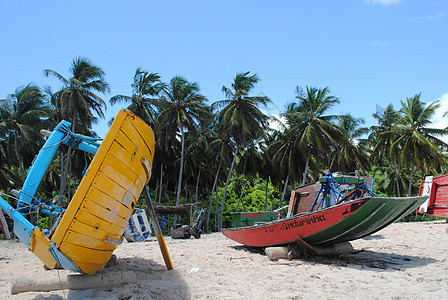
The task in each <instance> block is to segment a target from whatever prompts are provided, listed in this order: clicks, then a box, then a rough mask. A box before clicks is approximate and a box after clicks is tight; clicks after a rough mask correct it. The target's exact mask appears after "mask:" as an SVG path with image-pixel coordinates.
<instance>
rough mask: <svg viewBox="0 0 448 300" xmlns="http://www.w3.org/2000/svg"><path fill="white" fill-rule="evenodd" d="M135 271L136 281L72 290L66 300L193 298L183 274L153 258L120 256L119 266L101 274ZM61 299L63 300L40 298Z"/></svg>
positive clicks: (107, 269)
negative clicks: (169, 268) (167, 267)
mask: <svg viewBox="0 0 448 300" xmlns="http://www.w3.org/2000/svg"><path fill="white" fill-rule="evenodd" d="M117 271H132V272H134V273H135V275H136V279H137V280H136V282H132V283H128V284H123V285H120V286H112V287H107V288H95V289H87V290H70V291H69V292H68V294H67V299H191V294H190V290H189V287H188V286H187V284H186V283H185V281H184V279H183V278H182V276H181V274H180V273H179V272H178V271H176V269H174V270H169V271H168V270H167V269H166V267H165V265H161V264H159V263H157V262H155V261H153V260H151V259H143V258H140V257H124V258H120V257H117V264H116V265H113V266H110V267H107V268H104V269H103V270H101V271H100V272H98V274H101V273H106V272H117ZM39 299H62V298H39Z"/></svg>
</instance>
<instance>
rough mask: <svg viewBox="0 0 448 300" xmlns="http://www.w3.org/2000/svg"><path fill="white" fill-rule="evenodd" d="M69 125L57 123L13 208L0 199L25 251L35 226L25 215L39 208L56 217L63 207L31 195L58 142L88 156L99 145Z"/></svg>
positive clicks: (35, 189) (64, 122) (30, 170)
mask: <svg viewBox="0 0 448 300" xmlns="http://www.w3.org/2000/svg"><path fill="white" fill-rule="evenodd" d="M70 126H71V123H70V122H67V121H61V122H60V123H59V124H58V125H57V126H56V127H55V128H54V130H53V132H52V133H51V134H50V136H49V137H48V139H47V141H46V142H45V144H44V146H43V147H42V148H41V149H40V151H39V153H38V155H37V157H36V159H35V160H34V162H33V165H32V166H31V167H30V168H29V170H28V174H27V177H26V179H25V182H24V184H23V187H22V190H21V191H20V193H19V200H18V202H17V209H14V208H13V207H12V206H11V205H10V204H9V203H8V202H7V201H5V200H4V199H3V198H1V197H0V208H2V209H3V210H4V211H5V212H6V214H8V216H9V217H10V218H11V219H12V220H13V221H14V233H15V235H17V237H18V238H19V239H20V240H21V241H22V242H23V243H24V244H25V245H27V246H28V248H29V247H30V236H31V234H32V232H33V231H34V230H35V229H36V228H37V226H34V225H33V224H31V222H29V221H28V220H27V219H26V218H25V215H26V214H28V213H30V212H31V211H34V210H37V209H39V212H41V213H44V214H47V215H51V216H60V215H61V214H63V213H64V211H65V209H64V208H62V207H59V206H57V205H55V204H53V203H52V202H51V201H48V200H45V199H40V198H37V197H36V196H35V195H36V192H37V189H38V187H39V185H40V183H41V182H42V180H43V178H44V176H45V174H46V172H47V170H48V168H49V166H50V164H51V161H52V160H53V157H54V155H55V154H56V151H57V149H58V148H59V145H60V144H61V143H62V144H65V145H67V146H69V147H72V148H75V149H79V150H83V151H86V152H89V153H92V154H95V153H96V152H97V151H98V148H99V146H100V145H99V144H98V141H99V140H101V139H98V138H92V137H88V136H84V135H81V134H75V133H73V132H72V131H71V130H70Z"/></svg>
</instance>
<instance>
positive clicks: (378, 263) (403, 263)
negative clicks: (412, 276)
mask: <svg viewBox="0 0 448 300" xmlns="http://www.w3.org/2000/svg"><path fill="white" fill-rule="evenodd" d="M308 261H311V262H315V263H322V264H328V265H334V266H338V267H348V268H359V267H361V269H365V270H372V269H384V270H396V271H401V270H405V269H411V268H418V267H423V266H427V265H429V264H432V263H435V262H437V260H436V259H434V258H422V257H419V256H412V255H401V254H395V253H380V252H374V251H370V250H361V251H358V252H355V253H348V254H344V255H342V256H339V257H333V258H328V257H313V258H310V259H308Z"/></svg>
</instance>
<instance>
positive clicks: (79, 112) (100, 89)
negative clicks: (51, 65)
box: [44, 57, 109, 205]
mask: <svg viewBox="0 0 448 300" xmlns="http://www.w3.org/2000/svg"><path fill="white" fill-rule="evenodd" d="M44 75H45V76H47V77H49V76H52V77H55V78H57V79H59V80H60V81H61V82H62V83H63V85H64V86H63V88H62V89H61V90H60V91H58V92H57V95H56V97H55V100H56V101H57V102H56V103H55V104H54V107H55V109H56V112H57V115H60V116H61V117H62V118H63V119H65V120H70V121H71V123H72V127H71V130H72V131H73V132H75V131H77V132H80V133H82V134H91V132H90V129H91V127H92V123H94V122H96V121H97V117H96V116H94V114H93V113H92V111H93V112H94V113H96V114H97V115H98V116H99V117H100V118H104V112H103V108H105V107H106V103H105V102H104V101H103V100H102V99H101V98H100V97H99V96H98V95H97V94H95V93H103V94H104V93H106V92H108V91H109V84H108V83H107V82H106V81H105V80H104V75H105V74H104V71H103V70H102V69H101V68H100V67H98V66H96V65H94V64H93V63H92V62H91V61H90V60H88V59H87V58H85V57H78V58H75V59H74V60H73V61H72V64H71V66H70V75H71V77H70V78H69V79H66V78H65V77H64V76H62V75H61V74H60V73H58V72H56V71H53V70H49V69H47V70H44ZM75 129H76V130H75ZM71 150H72V149H71V147H69V148H68V151H67V159H66V163H65V167H64V171H63V172H62V170H61V174H62V173H64V175H63V176H62V183H61V186H60V191H59V200H58V205H60V204H61V202H62V194H63V193H64V189H65V183H66V180H67V174H68V169H69V163H70V162H71V152H72V151H71ZM61 161H62V160H61Z"/></svg>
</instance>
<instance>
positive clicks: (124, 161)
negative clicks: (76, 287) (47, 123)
mask: <svg viewBox="0 0 448 300" xmlns="http://www.w3.org/2000/svg"><path fill="white" fill-rule="evenodd" d="M70 125H71V124H70V123H69V122H67V121H62V122H61V123H59V125H57V126H56V128H55V129H54V130H53V132H46V133H45V135H47V136H48V139H47V141H46V142H45V144H44V146H43V147H42V149H41V150H40V152H39V154H38V155H37V157H36V159H35V161H34V163H33V165H32V166H31V167H30V169H29V171H28V176H27V178H26V180H25V182H24V185H23V187H22V189H21V190H20V191H18V192H16V197H17V198H18V204H17V209H14V208H13V207H12V206H11V205H10V204H9V203H8V202H7V201H5V200H4V199H2V198H0V207H1V208H2V209H3V210H4V211H5V212H6V213H7V214H8V215H9V217H11V218H12V220H13V222H14V233H15V234H16V235H17V236H18V238H19V239H20V240H21V241H22V242H23V243H24V244H25V245H27V246H28V248H29V250H30V251H31V252H33V253H34V254H35V255H36V256H37V257H38V258H39V259H40V260H41V261H42V262H44V264H45V265H46V266H47V267H48V268H50V269H54V268H56V267H58V266H62V267H63V268H64V269H68V270H72V271H76V272H81V273H86V274H94V273H96V272H98V271H99V270H101V269H103V268H104V266H105V265H106V263H107V262H108V261H109V259H110V258H111V256H112V252H113V251H114V250H115V249H116V248H117V247H118V245H119V244H120V243H121V242H122V240H123V232H124V230H125V227H126V225H127V224H128V221H129V219H130V218H131V216H132V214H133V212H134V208H135V205H136V203H137V201H138V199H139V197H140V195H141V193H142V191H143V189H144V188H145V186H146V185H147V183H148V181H149V179H150V177H151V166H152V161H153V156H154V133H153V131H152V129H151V128H150V127H149V126H148V125H147V124H146V123H144V122H143V121H142V120H141V119H140V118H138V117H137V116H135V115H134V114H132V113H131V112H129V111H120V112H119V113H118V115H117V116H116V117H115V119H114V121H113V123H112V125H111V126H110V128H109V131H108V133H107V135H106V137H105V138H104V140H103V141H102V143H101V144H99V143H98V139H94V138H91V137H87V136H83V135H79V134H75V133H73V132H71V131H70V129H69V128H70ZM60 144H65V145H67V146H69V147H72V148H75V149H80V150H83V151H86V152H89V153H92V154H95V156H94V158H93V160H92V162H91V163H90V165H89V168H88V169H87V171H86V173H85V175H84V177H83V178H82V180H81V183H80V184H79V186H78V188H77V190H76V192H75V194H74V196H73V198H72V199H71V201H70V203H69V205H68V207H67V208H66V209H64V208H62V207H59V206H57V205H55V204H53V203H52V202H51V201H48V200H45V199H39V198H37V197H36V192H37V189H38V187H39V185H40V183H41V181H42V180H43V178H44V176H45V174H46V172H47V170H48V168H49V166H50V163H51V161H52V159H53V157H54V155H55V154H56V150H57V149H58V147H59V145H60ZM144 195H145V197H146V198H147V202H148V203H149V204H151V203H150V199H149V195H146V193H145V194H144ZM31 211H39V213H44V214H47V215H50V216H54V217H55V218H56V220H57V221H56V223H55V225H54V226H53V228H52V229H51V230H50V231H49V232H48V233H45V234H44V233H43V232H42V231H41V229H40V228H39V227H38V226H35V225H33V224H32V223H30V222H29V221H28V220H27V219H26V215H27V214H28V213H30V212H31ZM150 212H151V210H150ZM152 219H154V218H152ZM155 223H156V224H157V222H155ZM153 225H154V224H153ZM147 227H149V226H147ZM148 229H149V228H148ZM155 229H156V231H157V228H155ZM156 233H157V234H158V239H159V232H158V231H157V232H156ZM159 243H160V241H159ZM161 248H162V244H161ZM162 253H163V250H162ZM166 255H167V253H164V258H165V256H166ZM166 262H167V260H166ZM169 263H171V262H169ZM167 266H168V263H167Z"/></svg>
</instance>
